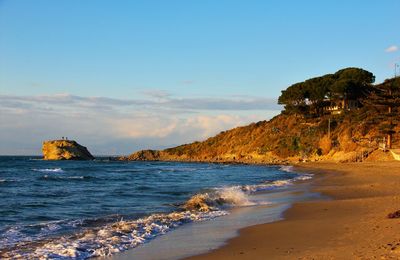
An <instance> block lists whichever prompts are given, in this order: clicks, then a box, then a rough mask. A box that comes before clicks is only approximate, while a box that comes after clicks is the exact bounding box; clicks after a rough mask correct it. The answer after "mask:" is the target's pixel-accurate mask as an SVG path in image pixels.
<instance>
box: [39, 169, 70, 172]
mask: <svg viewBox="0 0 400 260" xmlns="http://www.w3.org/2000/svg"><path fill="white" fill-rule="evenodd" d="M33 171H35V172H64V170H63V169H61V168H46V169H33Z"/></svg>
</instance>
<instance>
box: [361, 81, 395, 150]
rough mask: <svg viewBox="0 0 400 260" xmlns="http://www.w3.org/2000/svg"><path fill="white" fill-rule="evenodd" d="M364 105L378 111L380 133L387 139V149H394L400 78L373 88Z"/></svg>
mask: <svg viewBox="0 0 400 260" xmlns="http://www.w3.org/2000/svg"><path fill="white" fill-rule="evenodd" d="M364 103H365V104H366V105H367V106H370V107H372V108H374V109H376V110H378V113H379V116H378V117H377V119H378V121H379V129H380V132H381V133H382V134H383V135H386V137H387V138H386V144H387V147H388V148H389V149H390V148H392V142H393V140H392V139H393V135H394V134H395V133H396V132H395V127H396V126H397V125H398V124H399V116H398V113H399V108H400V78H399V77H397V78H392V79H387V80H385V81H384V82H383V83H382V84H379V85H376V86H373V87H372V88H371V91H370V93H369V96H368V98H367V99H365V101H364Z"/></svg>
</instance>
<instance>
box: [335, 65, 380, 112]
mask: <svg viewBox="0 0 400 260" xmlns="http://www.w3.org/2000/svg"><path fill="white" fill-rule="evenodd" d="M374 82H375V76H374V74H372V73H371V72H369V71H366V70H363V69H359V68H346V69H342V70H339V71H337V72H336V73H335V74H334V75H333V81H332V85H331V87H330V91H329V98H330V99H331V100H333V101H336V102H337V101H341V102H342V108H343V109H345V108H346V107H347V102H348V100H349V99H353V100H359V99H362V98H365V97H366V96H367V95H368V93H369V91H370V88H371V84H372V83H374Z"/></svg>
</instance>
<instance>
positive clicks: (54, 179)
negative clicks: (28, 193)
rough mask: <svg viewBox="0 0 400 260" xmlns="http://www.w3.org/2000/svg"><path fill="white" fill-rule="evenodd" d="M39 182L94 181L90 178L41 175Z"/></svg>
mask: <svg viewBox="0 0 400 260" xmlns="http://www.w3.org/2000/svg"><path fill="white" fill-rule="evenodd" d="M39 179H40V180H49V181H63V180H91V179H95V177H92V176H54V175H43V176H42V177H40V178H39Z"/></svg>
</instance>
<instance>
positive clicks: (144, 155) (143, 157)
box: [119, 150, 163, 161]
mask: <svg viewBox="0 0 400 260" xmlns="http://www.w3.org/2000/svg"><path fill="white" fill-rule="evenodd" d="M161 153H162V151H157V150H142V151H138V152H135V153H133V154H131V155H128V156H124V157H120V158H119V160H121V161H125V160H127V161H158V160H162V159H163V156H161Z"/></svg>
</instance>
